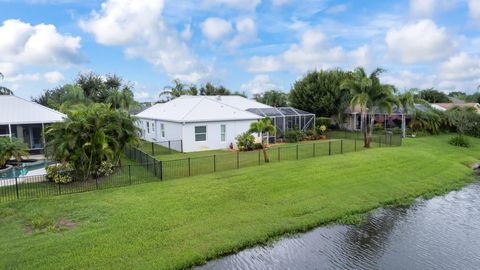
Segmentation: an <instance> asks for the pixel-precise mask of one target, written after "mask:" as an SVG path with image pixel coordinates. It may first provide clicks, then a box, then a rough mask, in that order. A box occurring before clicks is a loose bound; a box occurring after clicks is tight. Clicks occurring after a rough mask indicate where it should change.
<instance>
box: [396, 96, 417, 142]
mask: <svg viewBox="0 0 480 270" xmlns="http://www.w3.org/2000/svg"><path fill="white" fill-rule="evenodd" d="M398 103H399V104H400V106H401V107H402V111H403V113H402V136H403V137H404V138H405V135H406V123H405V115H406V114H409V113H412V111H413V110H414V109H415V98H414V94H413V92H412V91H406V92H405V93H403V94H400V95H398Z"/></svg>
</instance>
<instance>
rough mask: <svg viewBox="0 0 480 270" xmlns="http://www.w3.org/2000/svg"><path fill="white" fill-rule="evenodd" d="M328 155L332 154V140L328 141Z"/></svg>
mask: <svg viewBox="0 0 480 270" xmlns="http://www.w3.org/2000/svg"><path fill="white" fill-rule="evenodd" d="M328 155H329V156H331V155H332V141H328Z"/></svg>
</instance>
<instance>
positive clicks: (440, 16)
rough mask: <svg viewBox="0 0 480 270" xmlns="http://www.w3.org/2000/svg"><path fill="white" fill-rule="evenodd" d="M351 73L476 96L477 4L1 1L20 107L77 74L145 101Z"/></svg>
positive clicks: (0, 57)
mask: <svg viewBox="0 0 480 270" xmlns="http://www.w3.org/2000/svg"><path fill="white" fill-rule="evenodd" d="M356 66H364V67H366V68H367V69H368V70H371V69H373V68H375V67H383V68H385V69H387V71H388V72H387V73H386V74H384V75H383V79H384V81H385V82H388V83H392V84H394V85H396V86H397V87H398V88H399V89H402V90H403V89H407V88H411V87H418V88H427V87H435V88H438V89H440V90H443V91H446V92H448V91H453V90H463V91H467V92H473V91H476V89H477V85H479V84H480V0H410V1H408V0H400V1H393V0H391V1H389V0H386V1H380V0H378V1H362V0H350V1H333V0H196V1H187V0H175V1H169V0H149V1H146V0H145V1H143V0H142V1H139V0H101V1H95V0H92V1H83V0H0V72H1V73H3V74H4V75H5V79H4V81H2V82H0V83H1V84H2V85H5V86H8V87H10V88H11V89H13V90H14V91H15V93H16V95H18V96H22V97H26V98H29V97H31V96H36V95H38V94H40V93H41V92H42V91H43V90H44V89H48V88H52V87H55V86H57V85H61V84H63V83H68V82H71V81H72V80H73V78H74V77H75V76H76V74H78V73H79V72H86V71H94V72H96V73H99V74H106V73H115V74H118V75H120V76H122V77H124V78H127V79H128V80H129V81H131V82H132V83H133V84H134V85H135V95H136V98H137V99H139V100H154V99H155V98H156V96H157V94H158V92H159V91H161V89H162V88H163V87H164V86H165V85H168V84H170V81H171V80H172V79H175V78H178V79H181V80H183V81H185V82H191V83H198V84H201V83H204V82H206V81H211V82H214V83H216V84H222V85H225V86H226V87H228V88H230V89H232V90H239V91H245V92H246V93H247V94H249V95H251V94H254V93H259V92H261V91H265V90H269V89H279V90H283V91H288V90H289V89H290V87H291V85H292V83H293V82H294V81H295V80H296V79H298V78H299V77H300V76H302V74H304V73H305V72H307V71H309V70H313V69H328V68H335V67H340V68H345V69H352V68H354V67H356Z"/></svg>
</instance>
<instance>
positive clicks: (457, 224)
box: [198, 184, 480, 269]
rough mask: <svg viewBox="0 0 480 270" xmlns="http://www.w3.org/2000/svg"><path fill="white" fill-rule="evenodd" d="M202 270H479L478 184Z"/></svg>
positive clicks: (233, 257) (248, 252)
mask: <svg viewBox="0 0 480 270" xmlns="http://www.w3.org/2000/svg"><path fill="white" fill-rule="evenodd" d="M198 269H480V185H478V184H474V185H471V186H468V187H466V188H464V189H462V190H461V191H458V192H451V193H449V194H448V195H446V196H443V197H436V198H433V199H431V200H428V201H418V202H417V203H416V204H414V205H413V206H412V207H409V208H401V207H399V208H388V209H381V210H378V211H375V212H374V213H372V214H371V215H369V217H368V219H367V222H366V223H365V224H363V225H360V226H344V225H331V226H326V227H321V228H318V229H316V230H313V231H311V232H308V233H305V234H302V235H299V236H297V237H292V238H284V239H282V240H280V241H278V242H276V243H275V244H273V245H272V246H260V247H256V248H252V249H247V250H244V251H242V252H239V253H238V254H235V255H231V256H227V257H225V258H221V259H218V260H215V261H211V262H209V263H208V264H206V265H204V266H201V267H199V268H198Z"/></svg>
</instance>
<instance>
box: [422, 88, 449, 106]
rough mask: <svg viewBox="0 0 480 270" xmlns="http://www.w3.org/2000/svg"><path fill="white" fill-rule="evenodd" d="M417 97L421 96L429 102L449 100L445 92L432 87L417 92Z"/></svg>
mask: <svg viewBox="0 0 480 270" xmlns="http://www.w3.org/2000/svg"><path fill="white" fill-rule="evenodd" d="M417 97H418V98H421V99H423V100H425V101H427V102H429V103H445V102H450V99H448V96H447V94H445V93H443V92H440V91H438V90H435V89H433V88H429V89H424V90H421V91H419V92H418V93H417Z"/></svg>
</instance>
